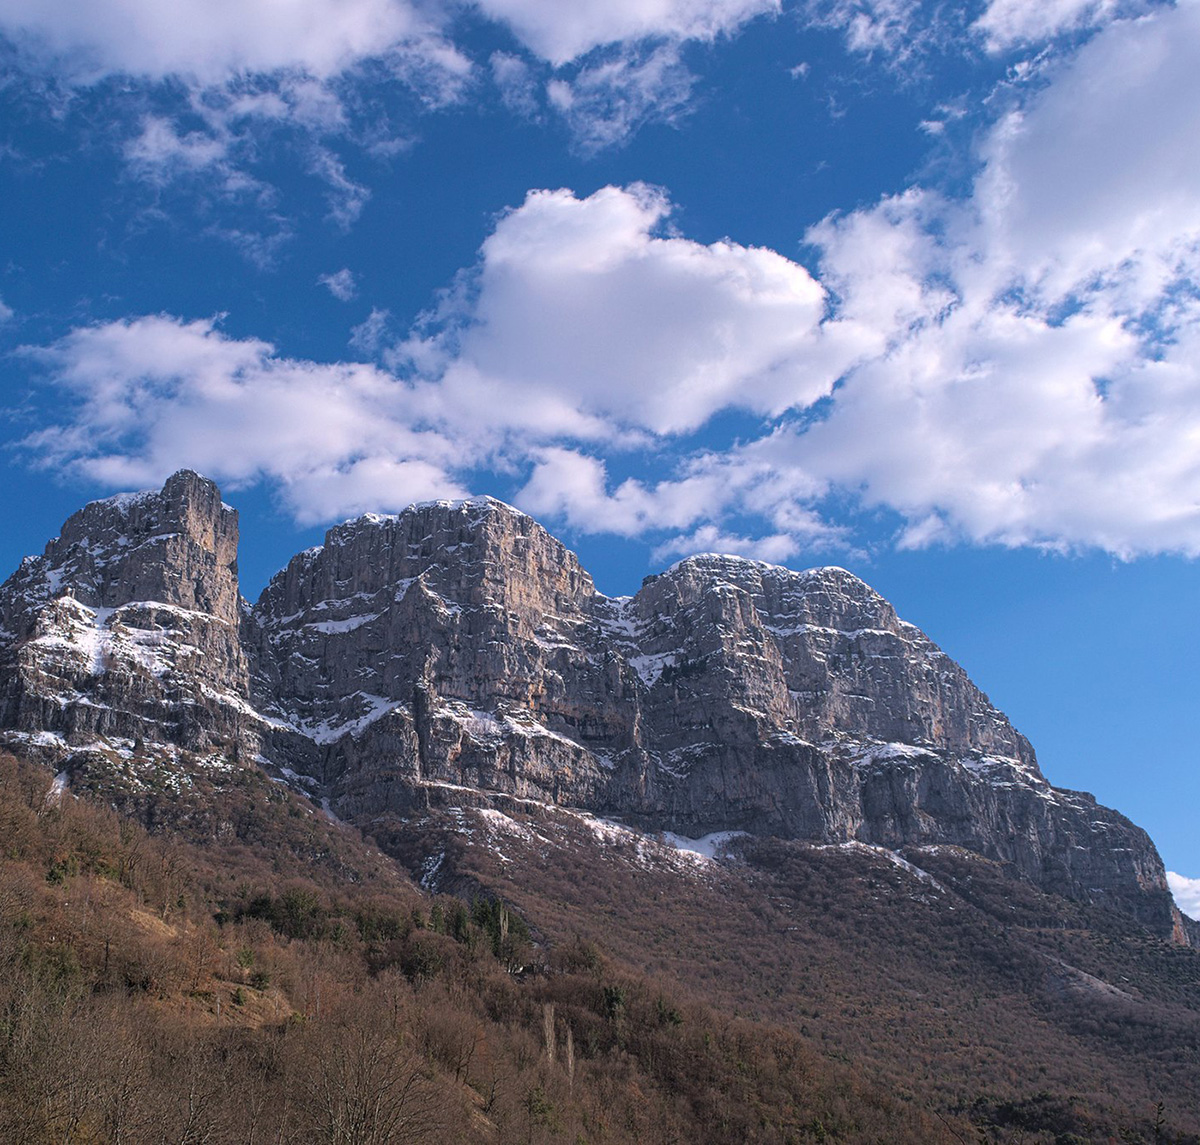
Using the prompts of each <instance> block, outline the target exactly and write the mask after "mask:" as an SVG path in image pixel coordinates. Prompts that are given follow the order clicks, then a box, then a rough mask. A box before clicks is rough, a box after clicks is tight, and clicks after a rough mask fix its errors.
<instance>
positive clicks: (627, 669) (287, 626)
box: [0, 471, 1195, 941]
mask: <svg viewBox="0 0 1200 1145" xmlns="http://www.w3.org/2000/svg"><path fill="white" fill-rule="evenodd" d="M237 541H238V527H237V514H236V512H235V511H234V510H233V509H231V508H229V507H228V506H226V505H224V504H223V503H222V501H221V496H220V493H219V491H218V490H217V488H216V486H215V485H213V484H212V483H211V482H210V481H207V480H205V479H204V478H202V477H200V476H198V475H196V474H194V473H190V472H187V471H184V472H180V473H177V474H175V475H174V476H173V477H171V478H170V479H169V480H168V481H167V482H166V484H165V485H164V487H163V489H162V490H161V491H159V492H149V493H140V494H133V495H122V496H118V497H114V498H109V499H107V500H104V501H97V502H94V503H92V504H90V505H88V506H86V507H85V508H84V509H82V510H80V511H79V512H78V513H76V514H75V515H74V516H72V517H71V518H70V519H69V520H68V521H67V522H66V523H65V524H64V526H63V529H62V532H61V534H60V535H59V536H58V537H57V538H55V539H54V540H52V541H51V542H50V543H49V544H48V545H47V546H46V550H45V552H44V554H43V555H42V556H40V557H33V558H27V559H26V560H25V561H24V562H23V563H22V565H21V566H20V568H19V569H18V570H17V572H16V573H14V574H13V576H12V577H10V578H9V580H8V581H7V582H5V584H4V585H3V586H0V623H2V624H3V628H4V633H3V637H2V639H0V727H2V728H3V729H4V730H3V733H2V734H3V736H4V738H5V741H6V742H7V743H8V744H9V745H12V746H14V747H18V748H20V749H21V750H23V751H24V752H26V753H34V754H36V755H38V756H39V757H40V758H42V759H44V760H45V761H46V762H48V763H50V764H52V765H53V766H54V767H55V768H56V770H57V771H58V772H59V773H60V774H61V775H62V776H63V781H64V782H70V783H72V784H75V785H78V784H80V783H88V784H91V785H93V786H96V785H98V786H99V787H101V788H104V789H106V790H110V791H116V792H118V793H120V795H121V797H122V798H125V799H129V800H134V801H136V800H137V798H138V797H139V793H144V792H146V791H150V790H160V789H162V788H163V787H164V786H165V787H166V788H167V789H171V790H174V791H175V792H177V793H182V792H184V791H185V790H186V789H187V788H188V787H189V785H192V784H194V783H195V782H196V781H197V779H199V778H201V777H203V778H206V779H207V780H208V781H213V780H214V778H215V779H216V780H217V781H222V777H223V776H224V777H225V778H226V779H228V778H229V776H230V775H231V774H232V773H234V772H237V771H238V770H245V769H257V768H265V769H267V770H268V771H269V773H270V774H272V775H274V776H276V777H278V778H281V779H283V780H285V781H287V782H289V783H290V784H292V785H293V786H294V787H295V788H296V789H297V790H300V791H302V792H304V793H306V794H307V795H309V796H310V797H311V798H312V799H313V800H314V801H315V802H316V803H318V804H320V805H322V806H324V807H325V808H326V810H327V811H328V812H329V813H330V814H332V815H336V816H337V817H339V818H342V819H346V820H350V821H352V822H355V823H358V824H360V825H370V824H372V823H374V822H377V821H379V820H380V819H381V817H386V816H401V817H402V816H404V815H406V814H409V813H413V812H419V811H420V810H422V809H425V808H429V807H433V806H438V805H447V803H448V802H449V803H454V804H460V803H463V802H464V799H465V801H466V802H468V803H473V804H475V805H479V806H486V805H489V804H492V803H494V802H495V800H497V799H504V798H507V799H513V798H516V799H521V800H533V801H535V802H537V803H543V804H547V805H550V806H552V807H553V806H558V807H567V808H574V809H577V810H579V811H582V812H587V813H590V814H592V815H595V816H601V817H605V818H615V819H619V820H620V821H621V822H623V823H625V824H627V825H628V826H630V827H634V828H637V829H639V830H640V831H642V832H646V833H651V834H653V833H658V832H664V831H665V832H672V833H675V834H678V835H680V836H685V837H687V838H692V839H694V838H699V837H703V836H707V835H710V834H713V833H721V832H745V833H747V834H749V835H752V836H755V837H760V838H766V837H778V838H782V839H791V840H802V841H807V842H810V843H818V844H824V845H832V844H848V843H859V844H864V845H867V846H872V847H878V848H884V849H886V850H898V849H901V848H906V847H931V846H932V847H936V846H949V847H956V848H962V849H964V850H966V851H968V852H971V853H973V854H977V855H979V856H981V857H983V858H985V859H988V860H991V861H994V862H997V863H1000V864H1002V865H1003V866H1004V867H1005V868H1006V869H1008V870H1010V871H1011V872H1012V873H1014V874H1015V875H1016V876H1018V877H1019V878H1021V879H1023V880H1025V881H1026V882H1028V883H1030V884H1031V885H1033V886H1035V887H1037V888H1038V889H1040V890H1042V891H1045V892H1049V893H1054V894H1058V895H1062V896H1065V897H1066V898H1068V899H1072V900H1075V901H1078V902H1082V903H1088V904H1091V905H1096V906H1102V907H1108V908H1111V909H1113V910H1116V911H1118V912H1120V913H1121V914H1123V915H1125V916H1127V917H1130V918H1132V919H1134V920H1136V921H1137V922H1138V923H1140V924H1142V925H1144V926H1146V927H1147V928H1148V929H1149V930H1150V931H1151V932H1152V933H1154V934H1156V935H1159V936H1162V937H1174V938H1175V939H1176V940H1179V941H1187V940H1188V938H1189V936H1194V935H1195V930H1194V929H1193V927H1192V926H1190V925H1189V922H1188V920H1185V919H1183V917H1182V916H1181V915H1180V914H1179V912H1178V911H1177V910H1176V909H1175V907H1174V905H1173V903H1172V900H1171V896H1170V893H1169V891H1168V889H1167V885H1166V881H1165V875H1164V871H1163V866H1162V862H1161V860H1160V858H1159V856H1158V854H1157V852H1156V850H1155V848H1154V846H1153V844H1152V843H1151V841H1150V839H1149V838H1148V837H1147V836H1146V834H1145V832H1143V831H1142V830H1140V829H1139V828H1137V827H1136V826H1134V825H1133V824H1132V823H1130V822H1129V821H1128V820H1127V819H1125V818H1124V817H1123V816H1121V815H1120V814H1118V813H1117V812H1114V811H1111V810H1109V809H1107V808H1104V807H1101V806H1099V805H1098V804H1097V803H1096V801H1095V800H1094V799H1093V798H1092V797H1091V796H1090V795H1086V794H1084V793H1080V792H1072V791H1066V790H1063V789H1060V788H1056V787H1053V786H1051V785H1050V784H1049V783H1048V782H1047V781H1046V779H1045V778H1044V776H1043V775H1042V774H1041V771H1040V770H1039V768H1038V765H1037V761H1036V757H1035V755H1034V752H1033V749H1032V748H1031V746H1030V745H1029V743H1028V742H1027V741H1026V739H1025V738H1024V737H1023V736H1022V735H1020V733H1019V732H1017V731H1016V730H1015V729H1014V728H1013V727H1012V725H1011V724H1010V723H1009V721H1008V720H1007V719H1006V718H1005V716H1004V715H1003V714H1002V713H1001V712H999V711H998V710H997V709H996V708H995V707H994V706H993V705H992V704H991V703H990V702H989V700H988V699H987V697H986V696H985V695H984V694H983V693H982V692H981V691H980V690H979V689H978V688H976V687H975V686H974V685H973V684H972V683H971V681H970V680H969V679H968V678H967V676H966V674H965V673H964V672H963V670H962V669H961V668H960V667H959V666H958V665H957V664H955V663H954V662H953V661H952V660H951V659H950V658H949V657H948V656H947V655H946V654H945V653H944V652H942V651H941V650H940V649H939V648H937V647H936V646H935V645H934V644H933V643H932V642H931V641H930V640H929V639H928V638H927V637H926V636H924V635H923V634H922V633H921V632H920V631H919V630H918V629H916V628H915V627H913V626H912V625H910V624H907V623H906V622H904V621H902V620H900V619H899V618H898V617H897V616H896V613H895V611H894V609H893V608H892V606H891V605H890V604H888V602H887V601H885V600H884V599H883V598H882V597H881V596H880V595H879V594H878V593H876V592H874V591H873V590H872V589H871V588H869V587H868V586H867V585H866V584H865V583H863V582H862V581H861V580H859V579H858V578H857V577H855V576H853V575H852V574H850V573H848V572H846V571H845V570H843V569H839V568H819V569H812V570H809V571H806V572H793V571H791V570H789V569H784V568H779V567H775V566H771V565H766V564H761V563H758V562H754V561H749V560H744V559H741V558H736V557H728V556H714V555H703V556H696V557H691V558H688V559H687V560H684V561H682V562H680V563H679V564H676V565H675V566H673V567H672V568H670V569H668V570H667V571H666V572H664V573H662V574H661V575H659V576H655V577H648V578H647V580H646V582H645V584H644V585H643V587H642V588H641V590H640V591H639V592H638V593H637V594H636V595H635V596H633V597H618V598H610V597H606V596H604V595H603V594H601V593H599V592H598V591H597V590H596V588H595V586H594V584H593V582H592V579H591V577H590V576H589V575H588V573H587V572H586V571H585V570H584V569H583V568H582V567H581V566H580V564H579V562H578V560H577V558H576V557H575V556H574V554H572V553H571V552H569V551H568V550H567V549H566V548H565V547H564V546H563V545H562V544H561V543H560V542H559V541H557V540H555V539H554V538H553V537H552V536H551V535H550V534H549V533H548V532H547V531H546V530H545V529H543V528H542V527H541V526H540V525H539V524H537V523H536V522H535V521H534V520H532V519H531V518H530V517H528V516H526V515H525V514H523V513H520V512H519V511H517V510H515V509H513V508H511V507H510V506H507V505H505V504H503V503H501V502H499V501H495V500H491V499H480V500H469V501H463V502H434V503H430V504H424V505H417V506H413V507H412V508H410V509H408V510H406V511H405V512H403V513H401V514H399V515H398V516H389V517H384V516H378V515H367V516H364V517H361V518H359V519H357V520H355V521H350V522H347V523H346V524H343V525H339V526H337V527H336V528H333V529H331V530H330V531H329V532H328V534H327V536H326V540H325V544H324V545H322V546H320V547H319V548H316V549H311V550H309V551H307V552H304V553H301V554H299V555H298V556H296V557H294V558H293V559H292V560H291V561H290V562H289V563H288V565H287V566H286V567H285V568H284V569H283V570H282V571H281V572H280V573H279V574H278V575H277V576H276V577H275V578H274V579H273V580H272V581H271V582H270V584H269V585H268V586H267V588H266V589H265V590H264V592H263V593H262V595H261V597H260V599H259V600H258V602H257V604H255V605H254V606H253V608H250V607H249V606H248V605H247V604H246V602H244V601H242V600H241V599H240V597H239V595H238V587H237V563H236V556H237ZM462 789H467V791H466V793H465V794H464V791H463V790H462Z"/></svg>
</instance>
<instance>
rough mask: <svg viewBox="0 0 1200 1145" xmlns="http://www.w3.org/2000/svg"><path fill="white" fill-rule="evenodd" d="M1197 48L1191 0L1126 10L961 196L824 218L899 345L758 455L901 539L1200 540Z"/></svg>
mask: <svg viewBox="0 0 1200 1145" xmlns="http://www.w3.org/2000/svg"><path fill="white" fill-rule="evenodd" d="M1197 43H1200V5H1197V4H1195V3H1194V2H1192V3H1188V4H1185V5H1181V6H1179V7H1178V8H1176V9H1171V10H1163V11H1160V12H1159V13H1157V14H1156V15H1155V16H1154V17H1152V18H1146V19H1143V20H1138V21H1126V22H1119V23H1115V24H1113V25H1112V26H1110V27H1109V28H1108V29H1106V30H1105V31H1103V32H1101V33H1100V34H1099V35H1097V36H1096V37H1095V38H1094V39H1093V40H1092V41H1091V42H1090V43H1089V44H1087V45H1086V46H1085V47H1084V48H1083V49H1081V51H1080V52H1079V53H1078V55H1077V56H1076V57H1075V58H1074V59H1073V60H1072V61H1071V62H1069V63H1067V64H1063V65H1060V67H1059V69H1058V71H1057V73H1055V74H1053V75H1052V76H1051V78H1050V82H1049V83H1048V85H1047V86H1046V87H1045V89H1044V90H1043V91H1042V92H1041V93H1039V94H1038V95H1036V96H1035V97H1033V98H1031V99H1030V100H1029V101H1028V102H1027V104H1026V105H1025V106H1024V107H1023V108H1022V109H1021V110H1020V111H1019V112H1017V113H1013V114H1011V115H1009V116H1007V117H1006V118H1005V119H1004V120H1003V121H1002V122H1001V123H999V124H998V125H997V126H995V127H994V128H993V129H992V130H991V131H990V132H989V134H988V135H987V136H986V138H985V139H984V141H983V144H982V147H981V154H982V156H983V158H984V160H985V163H984V166H983V169H982V172H981V174H980V177H979V178H978V180H977V182H976V186H975V189H974V194H973V195H972V196H971V197H970V198H969V199H967V200H965V201H950V202H948V201H946V200H943V199H941V198H939V197H937V196H932V195H929V194H927V193H922V192H917V191H914V192H911V193H909V194H907V195H903V196H899V197H895V198H892V199H889V200H886V201H884V202H883V203H881V204H880V205H878V206H876V207H874V208H870V209H867V210H863V211H860V212H856V213H854V214H851V215H849V216H846V217H843V218H835V219H831V220H829V221H827V222H826V223H825V224H823V225H821V226H819V227H817V228H815V229H814V230H813V231H812V232H811V233H810V236H809V238H810V240H811V241H812V242H813V243H814V244H816V245H817V246H818V247H819V249H820V250H821V254H822V272H823V273H822V280H823V281H824V282H825V283H826V284H828V285H830V286H831V287H832V288H833V289H834V290H835V291H836V292H837V293H838V295H839V296H840V298H841V300H842V309H841V314H842V316H843V317H854V318H856V319H858V320H859V321H860V322H862V323H863V324H864V325H866V326H868V327H870V328H873V329H875V330H877V331H878V332H879V334H880V337H881V338H882V339H883V340H884V342H885V343H886V345H887V347H888V348H887V349H886V351H885V352H883V353H882V354H879V355H877V356H875V357H874V358H872V359H871V360H869V361H867V362H865V363H863V364H862V365H861V366H859V367H858V368H856V369H854V370H852V371H851V372H849V374H848V375H847V377H846V379H845V380H844V382H843V384H842V386H841V387H840V388H839V390H838V392H837V394H836V397H835V400H834V402H833V403H832V405H831V407H830V410H829V412H828V414H827V416H826V417H824V418H822V419H821V420H819V421H818V422H817V423H816V424H815V425H811V426H809V425H805V426H799V427H792V428H787V429H786V430H785V431H784V432H782V433H780V434H777V435H776V436H775V437H774V438H773V439H772V440H771V441H770V442H769V443H763V444H762V445H760V446H758V447H757V448H758V449H759V451H760V452H761V451H763V450H766V449H767V448H769V449H770V450H772V451H774V454H775V455H776V457H777V459H778V461H779V462H780V463H781V464H786V465H791V466H796V467H799V468H800V469H802V470H803V471H804V472H805V473H807V474H808V475H809V476H810V477H816V478H819V479H821V480H823V481H825V482H826V483H828V485H829V486H831V487H834V486H836V487H840V488H842V489H851V490H856V491H858V492H859V493H860V494H861V496H862V497H863V499H864V500H865V501H866V502H867V503H868V504H872V505H884V506H888V507H890V508H893V509H896V510H898V511H899V512H901V513H902V514H903V515H904V516H905V517H906V518H907V520H908V522H909V525H908V529H907V530H906V532H905V533H904V535H903V540H904V542H905V543H909V544H923V543H929V542H930V541H932V540H935V539H954V538H956V537H966V538H968V539H971V540H974V541H985V542H1001V543H1005V544H1044V545H1057V546H1099V547H1101V548H1105V549H1108V550H1110V551H1113V552H1116V553H1119V554H1123V555H1132V554H1135V553H1139V552H1148V551H1163V550H1166V551H1178V552H1184V553H1189V554H1195V553H1198V552H1200V511H1198V509H1197V504H1198V501H1200V487H1198V484H1197V482H1198V475H1197V470H1196V466H1195V444H1194V443H1195V441H1196V440H1197V437H1198V435H1200V373H1198V371H1197V366H1196V349H1197V338H1198V333H1197V318H1198V317H1200V309H1198V307H1197V302H1196V296H1197V292H1198V290H1200V258H1198V251H1200V213H1198V211H1197V207H1196V203H1197V202H1198V201H1200V199H1198V194H1200V161H1197V159H1196V156H1195V149H1194V147H1191V146H1190V145H1189V143H1188V140H1189V139H1194V138H1195V136H1196V133H1197V132H1198V131H1200V111H1198V110H1197V109H1198V108H1200V79H1198V78H1197V77H1198V74H1200V73H1198V72H1197V69H1196V68H1195V62H1196V61H1195V45H1196V44H1197ZM1155 108H1159V109H1161V110H1160V111H1159V112H1158V113H1155V112H1154V110H1153V109H1155ZM1126 149H1128V155H1129V158H1130V161H1129V162H1126V161H1125V156H1126ZM1116 154H1120V155H1121V156H1122V161H1121V162H1120V163H1114V162H1113V159H1112V157H1113V155H1116Z"/></svg>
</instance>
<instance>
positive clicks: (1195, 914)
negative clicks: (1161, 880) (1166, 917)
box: [1167, 871, 1200, 919]
mask: <svg viewBox="0 0 1200 1145" xmlns="http://www.w3.org/2000/svg"><path fill="white" fill-rule="evenodd" d="M1167 886H1169V887H1170V888H1171V894H1172V895H1173V896H1174V898H1175V905H1176V906H1177V907H1179V909H1180V910H1181V911H1183V913H1184V914H1186V915H1187V916H1188V918H1194V919H1200V879H1189V878H1188V877H1187V876H1186V875H1177V874H1176V873H1175V872H1174V871H1168V872H1167Z"/></svg>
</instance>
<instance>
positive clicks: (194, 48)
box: [0, 0, 439, 85]
mask: <svg viewBox="0 0 1200 1145" xmlns="http://www.w3.org/2000/svg"><path fill="white" fill-rule="evenodd" d="M0 31H3V32H4V33H6V34H7V35H8V36H10V37H11V38H12V39H13V40H14V41H15V42H16V43H17V44H18V45H20V46H21V47H23V48H24V49H26V50H27V51H29V52H31V53H34V54H36V55H39V56H43V57H56V58H57V60H58V61H59V63H60V64H61V65H63V66H66V67H69V68H70V69H71V71H72V72H73V73H74V74H75V75H76V76H77V77H79V78H81V79H84V80H85V81H86V80H90V79H95V78H97V77H99V76H101V75H106V74H111V73H126V74H129V75H136V76H146V77H149V78H155V79H161V78H164V77H166V76H175V75H178V76H188V77H192V78H194V79H196V80H197V81H199V82H200V83H201V84H205V85H210V84H221V83H223V82H225V81H226V80H227V79H229V78H230V77H232V76H235V75H240V74H244V73H264V72H277V71H284V70H298V71H302V72H304V73H306V74H308V75H310V76H314V77H317V78H319V79H328V78H330V77H332V76H335V75H337V74H338V73H340V72H343V71H345V70H346V69H348V68H351V67H353V66H354V65H355V64H357V63H358V62H359V61H361V60H363V59H367V58H371V57H378V56H384V55H387V54H389V53H392V52H394V51H396V50H397V49H398V48H400V47H401V46H403V45H406V44H411V43H412V42H414V41H420V40H428V39H431V40H433V41H434V42H435V43H436V42H438V39H439V38H438V37H437V33H436V30H435V29H433V28H431V27H430V26H429V24H428V23H427V21H426V20H425V19H424V18H423V17H422V16H420V15H418V13H417V12H416V10H415V8H414V7H413V6H412V5H411V4H408V3H406V2H405V0H289V2H288V3H264V2H262V0H249V2H246V0H239V2H235V0H175V2H174V3H171V4H162V3H158V2H156V0H90V2H89V3H86V4H80V3H77V2H75V0H40V2H39V3H37V4H27V3H24V0H0Z"/></svg>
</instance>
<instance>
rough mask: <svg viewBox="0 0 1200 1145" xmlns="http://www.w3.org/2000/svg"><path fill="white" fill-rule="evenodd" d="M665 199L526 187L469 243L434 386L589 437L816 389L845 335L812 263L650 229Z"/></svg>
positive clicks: (834, 363)
mask: <svg viewBox="0 0 1200 1145" xmlns="http://www.w3.org/2000/svg"><path fill="white" fill-rule="evenodd" d="M669 212H670V204H669V202H668V201H667V199H666V197H665V195H664V194H663V193H662V192H660V191H657V190H654V189H652V188H649V187H645V186H633V187H630V188H617V187H606V188H603V189H602V190H600V191H597V192H596V193H594V194H592V195H590V196H588V197H587V198H585V199H579V198H576V196H575V195H573V194H572V193H571V192H570V191H565V190H557V191H534V192H531V193H530V194H529V196H528V197H527V198H526V200H525V202H524V203H523V204H522V205H521V206H520V207H519V208H517V209H516V210H514V211H511V212H510V213H509V214H508V215H506V216H504V217H503V218H502V219H501V220H500V221H499V223H498V224H497V226H496V229H495V231H494V232H493V233H492V234H491V235H490V236H489V238H488V239H487V240H486V241H485V242H484V244H483V248H482V252H481V260H480V264H479V266H478V268H477V270H476V272H475V276H474V280H473V290H472V292H471V296H470V303H469V307H468V309H467V310H466V312H465V313H464V314H462V315H461V320H462V325H461V329H459V330H456V331H455V337H454V343H453V356H452V359H451V361H450V364H449V366H448V368H447V369H446V371H445V374H444V375H443V379H442V385H443V386H444V387H445V388H446V390H447V391H450V392H454V393H456V394H460V395H461V396H462V398H463V400H464V402H468V401H469V402H470V404H472V405H475V406H480V405H482V406H483V407H484V408H491V407H496V409H495V413H493V414H492V415H491V416H495V417H500V418H504V417H506V416H510V415H511V414H512V413H513V412H518V413H519V416H520V417H522V418H523V419H524V418H527V417H532V416H537V417H538V418H539V420H540V422H541V426H540V431H541V432H555V433H559V434H574V435H576V436H579V437H584V438H593V439H596V438H601V439H602V438H609V437H615V436H618V435H619V433H620V431H622V430H632V431H649V432H651V433H655V434H673V433H681V432H686V431H689V430H694V429H696V428H697V427H698V426H700V425H702V424H703V423H704V422H705V421H706V420H707V419H708V418H709V417H711V416H712V415H713V414H714V413H715V412H717V411H718V410H721V409H725V408H729V407H730V406H734V407H739V408H745V409H750V410H754V411H756V412H762V413H777V412H780V411H782V410H784V409H787V408H789V407H791V406H794V405H808V404H810V403H811V402H813V401H815V400H816V399H817V398H819V397H821V396H823V395H824V394H826V393H828V391H829V388H830V386H831V385H832V384H833V381H834V379H835V378H836V377H837V376H838V373H839V372H840V371H841V369H842V366H843V363H844V361H845V357H846V353H847V349H846V347H845V346H842V345H839V344H838V342H837V339H829V338H827V337H825V335H824V334H823V332H822V330H821V326H820V323H821V317H822V313H823V308H824V305H825V294H824V291H823V290H822V289H821V287H820V286H819V285H818V284H817V283H816V282H815V281H814V280H813V278H812V276H811V275H810V274H809V273H808V272H807V271H806V270H805V269H804V268H803V267H801V266H799V265H798V264H797V263H794V262H791V261H790V260H788V259H786V258H784V257H783V256H781V255H779V254H777V253H776V252H774V251H771V250H766V249H762V248H756V247H746V246H741V245H739V244H737V243H733V242H729V241H724V242H717V243H712V244H708V245H704V244H701V243H696V242H693V241H691V240H689V239H685V238H680V237H675V236H671V235H667V234H665V233H660V232H661V228H662V224H663V223H664V221H665V220H666V218H667V216H668V214H669ZM413 349H414V350H416V349H420V350H423V351H425V352H428V349H429V347H428V346H415V347H413ZM501 395H504V398H505V401H499V400H496V399H497V398H499V397H500V396H501ZM489 396H490V397H491V400H489ZM505 402H508V403H511V404H510V405H508V408H505ZM535 407H536V409H537V410H538V411H540V412H539V413H538V414H536V415H534V414H532V413H531V412H530V411H531V410H533V409H534V408H535Z"/></svg>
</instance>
